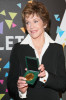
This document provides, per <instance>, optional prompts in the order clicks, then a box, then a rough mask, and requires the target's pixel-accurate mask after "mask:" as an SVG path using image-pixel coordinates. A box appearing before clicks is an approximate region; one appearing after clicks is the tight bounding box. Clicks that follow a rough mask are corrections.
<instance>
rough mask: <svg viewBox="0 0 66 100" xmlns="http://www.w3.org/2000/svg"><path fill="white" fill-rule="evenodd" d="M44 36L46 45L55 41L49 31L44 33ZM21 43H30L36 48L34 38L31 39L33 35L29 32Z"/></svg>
mask: <svg viewBox="0 0 66 100" xmlns="http://www.w3.org/2000/svg"><path fill="white" fill-rule="evenodd" d="M44 37H45V43H44V45H49V43H54V42H55V41H54V40H52V38H51V37H50V36H49V35H48V34H47V32H45V33H44ZM20 44H21V45H22V44H24V45H27V44H29V45H30V46H31V47H32V48H34V46H33V44H32V40H31V36H30V35H29V34H28V35H27V36H26V38H25V39H24V40H23V41H22V42H21V43H20Z"/></svg>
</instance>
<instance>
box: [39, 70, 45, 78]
mask: <svg viewBox="0 0 66 100" xmlns="http://www.w3.org/2000/svg"><path fill="white" fill-rule="evenodd" d="M45 76H46V73H45V71H43V72H40V73H39V74H38V77H45Z"/></svg>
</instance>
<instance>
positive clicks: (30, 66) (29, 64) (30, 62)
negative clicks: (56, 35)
mask: <svg viewBox="0 0 66 100" xmlns="http://www.w3.org/2000/svg"><path fill="white" fill-rule="evenodd" d="M25 60H26V68H27V70H32V71H38V67H39V60H38V58H35V57H29V56H25Z"/></svg>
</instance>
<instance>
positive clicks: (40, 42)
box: [32, 33, 45, 49]
mask: <svg viewBox="0 0 66 100" xmlns="http://www.w3.org/2000/svg"><path fill="white" fill-rule="evenodd" d="M44 42H45V38H44V33H43V34H42V35H41V36H39V37H37V38H35V39H33V38H32V43H33V45H34V47H35V48H37V49H38V48H42V47H43V45H44Z"/></svg>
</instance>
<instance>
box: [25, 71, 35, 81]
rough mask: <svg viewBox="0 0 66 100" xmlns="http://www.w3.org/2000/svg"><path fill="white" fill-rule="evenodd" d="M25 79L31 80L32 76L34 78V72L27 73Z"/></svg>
mask: <svg viewBox="0 0 66 100" xmlns="http://www.w3.org/2000/svg"><path fill="white" fill-rule="evenodd" d="M25 78H26V80H27V81H31V80H32V79H33V78H34V74H33V73H28V74H27V75H26V76H25Z"/></svg>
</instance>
